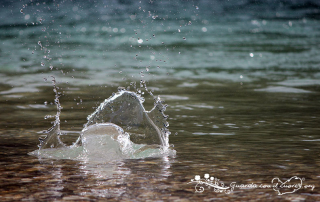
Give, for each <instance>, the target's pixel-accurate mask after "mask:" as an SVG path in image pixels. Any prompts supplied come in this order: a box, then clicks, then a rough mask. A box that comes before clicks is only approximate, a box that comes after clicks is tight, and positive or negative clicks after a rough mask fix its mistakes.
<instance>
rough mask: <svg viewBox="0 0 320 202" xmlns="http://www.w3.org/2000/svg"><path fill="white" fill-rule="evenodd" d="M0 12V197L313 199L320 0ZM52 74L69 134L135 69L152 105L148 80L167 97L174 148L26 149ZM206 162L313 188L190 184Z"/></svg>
mask: <svg viewBox="0 0 320 202" xmlns="http://www.w3.org/2000/svg"><path fill="white" fill-rule="evenodd" d="M21 9H22V11H21ZM149 11H150V12H149ZM0 18H1V21H0V38H1V45H0V83H1V84H0V102H1V109H2V113H1V114H0V120H1V121H0V125H1V127H0V128H1V129H0V139H1V141H0V147H1V150H0V153H1V155H0V158H1V161H0V163H1V164H2V165H1V167H0V169H1V174H2V175H1V182H2V183H1V188H0V197H1V200H2V201H13V200H80V199H82V200H96V199H106V198H107V199H109V200H115V201H116V200H133V199H135V200H137V201H145V200H148V199H149V200H170V201H174V200H183V199H184V200H191V201H195V200H199V201H204V200H214V199H217V200H218V199H221V200H228V201H234V200H244V201H247V200H250V199H254V200H255V199H257V198H258V199H260V200H295V201H303V200H311V201H315V200H319V197H320V193H319V187H320V184H319V177H320V176H319V174H318V172H317V170H319V167H320V161H319V149H318V148H319V140H320V136H319V116H318V114H319V95H320V94H319V81H320V80H319V76H320V74H319V64H320V61H319V57H318V55H319V50H320V49H319V45H318V44H319V35H320V33H319V30H320V29H319V3H318V2H317V1H204V0H203V1H153V2H149V1H141V3H140V2H139V1H134V2H130V1H94V2H93V1H92V2H77V3H75V2H71V1H49V2H46V3H45V4H44V3H43V2H40V1H33V2H31V1H19V2H13V3H12V2H10V1H3V2H1V4H0ZM51 76H55V78H56V81H57V86H58V87H59V89H58V91H59V92H61V96H60V97H59V99H60V103H61V106H62V107H63V109H62V111H61V115H60V124H61V130H62V133H66V134H68V135H62V136H61V139H62V142H65V143H70V144H72V142H74V141H75V140H76V139H77V138H78V136H79V131H81V130H82V129H83V124H84V123H86V118H87V116H88V115H90V114H92V112H93V111H95V110H96V108H97V107H98V106H99V105H100V103H102V102H103V101H104V100H105V99H106V98H108V97H110V95H112V93H113V92H116V91H117V88H118V87H119V86H122V87H124V88H127V87H128V86H130V87H131V89H130V90H133V89H134V88H133V85H134V84H133V83H132V82H136V88H137V90H140V91H142V92H141V93H143V92H144V94H143V95H142V96H143V97H145V102H144V108H145V109H146V110H147V111H148V110H151V109H152V108H153V107H154V98H153V96H151V95H149V94H148V93H147V90H146V89H145V87H144V85H142V86H140V80H143V81H145V83H146V84H147V86H148V91H151V92H152V94H153V95H155V96H157V95H159V96H160V98H161V99H162V100H165V104H168V107H167V109H166V114H168V115H169V118H168V119H167V121H168V122H169V123H170V126H169V129H170V132H171V135H170V141H169V143H170V144H173V145H174V150H176V152H177V154H176V156H175V157H170V156H162V157H155V158H152V157H151V158H142V159H122V160H118V161H113V162H111V163H102V162H101V161H100V162H98V163H90V162H86V161H81V160H65V159H47V158H41V159H38V158H37V157H34V156H30V155H28V153H29V152H31V151H34V150H36V149H37V148H38V147H37V145H38V144H39V143H38V142H39V141H38V138H39V137H40V136H42V133H39V131H44V130H47V129H48V128H50V127H51V126H52V123H50V121H52V119H43V117H44V116H46V115H48V114H54V113H56V111H57V109H56V106H55V104H54V96H55V95H54V92H53V91H52V83H51V79H52V77H51ZM175 134H176V135H175ZM205 174H210V176H214V177H216V178H219V179H220V180H221V181H223V182H224V184H225V185H227V186H228V185H230V183H232V182H237V183H243V184H249V183H254V184H261V183H263V184H270V183H271V181H272V180H273V179H274V178H276V177H279V178H280V179H281V180H282V181H285V180H287V179H290V178H291V177H293V176H298V177H301V178H305V180H304V181H303V184H304V185H315V188H314V189H313V190H311V189H310V188H303V189H300V190H297V191H295V192H294V193H288V194H284V195H278V193H277V192H276V191H275V190H273V189H272V188H269V189H267V188H266V189H262V188H257V189H235V191H234V192H233V193H232V194H225V193H216V192H214V190H213V189H208V188H207V187H204V188H205V190H204V192H202V193H195V184H192V183H191V184H190V183H189V182H190V180H191V179H194V177H195V175H200V176H201V177H203V176H204V175H205ZM188 183H189V184H188Z"/></svg>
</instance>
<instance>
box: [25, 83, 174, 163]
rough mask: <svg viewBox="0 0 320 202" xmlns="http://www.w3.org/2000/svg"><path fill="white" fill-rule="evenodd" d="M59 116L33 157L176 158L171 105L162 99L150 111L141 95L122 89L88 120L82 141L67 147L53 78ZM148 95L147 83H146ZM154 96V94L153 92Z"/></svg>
mask: <svg viewBox="0 0 320 202" xmlns="http://www.w3.org/2000/svg"><path fill="white" fill-rule="evenodd" d="M52 82H53V88H54V92H55V104H56V106H57V114H56V115H55V116H46V117H45V118H49V117H54V118H55V121H54V122H53V126H52V127H51V128H50V129H48V130H47V131H45V134H46V137H45V138H43V139H40V145H39V150H37V151H35V152H32V153H31V154H33V155H37V156H39V157H46V158H67V159H85V160H90V161H109V160H116V159H123V158H144V157H150V156H160V155H164V154H169V155H174V154H175V151H174V150H172V149H169V135H170V131H169V130H168V126H169V124H168V122H167V121H166V120H167V117H168V116H166V115H165V114H164V111H165V110H166V107H167V105H164V104H163V101H162V100H161V99H160V97H155V98H154V107H153V108H152V109H151V110H150V111H147V110H145V108H144V106H143V103H144V100H145V99H144V98H143V97H142V96H141V94H139V93H135V92H132V91H128V90H125V89H124V88H119V90H118V92H117V93H114V94H113V95H112V96H111V97H109V98H108V99H106V100H104V102H102V103H101V104H100V106H99V107H98V108H97V109H96V110H95V111H94V112H93V113H92V114H91V115H89V116H88V117H87V123H86V124H84V128H83V130H82V131H81V132H80V136H79V139H78V140H77V141H76V142H75V143H74V144H73V145H70V146H66V145H65V144H64V143H63V142H62V141H61V139H60V135H61V130H60V118H59V117H60V114H61V109H62V107H61V105H60V102H59V97H60V93H59V92H58V87H57V86H56V81H55V78H54V77H53V80H52ZM140 84H141V83H140ZM141 85H143V87H144V88H145V90H146V91H147V92H149V91H148V89H147V87H146V84H145V83H142V84H141ZM149 94H150V95H152V93H151V92H149Z"/></svg>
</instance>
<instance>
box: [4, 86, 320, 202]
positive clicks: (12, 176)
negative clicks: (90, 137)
mask: <svg viewBox="0 0 320 202" xmlns="http://www.w3.org/2000/svg"><path fill="white" fill-rule="evenodd" d="M184 82H186V81H183V80H182V81H179V80H177V81H166V82H162V83H160V84H159V82H157V86H160V88H159V89H158V91H159V92H161V93H160V94H164V95H166V96H165V97H166V103H167V104H168V105H169V106H168V108H167V111H166V112H167V113H168V114H169V122H170V131H171V132H172V134H176V133H177V135H171V137H170V142H171V143H172V144H174V149H175V150H176V151H177V155H176V156H175V157H160V158H147V159H128V160H120V161H115V162H109V163H102V162H98V163H92V162H85V161H71V160H49V159H42V160H41V161H39V160H38V159H37V158H34V157H32V156H28V155H27V153H28V152H30V151H33V150H35V149H36V142H37V135H35V134H36V132H37V131H41V130H44V129H46V128H48V125H47V122H46V120H43V119H42V118H41V117H43V116H44V115H46V114H48V113H50V112H51V111H53V110H55V106H54V105H47V106H48V108H39V110H37V111H34V109H31V108H24V109H22V108H19V107H16V105H9V106H10V107H11V109H12V110H11V111H10V116H9V114H8V112H6V113H4V114H2V115H0V117H2V118H1V119H2V120H3V121H2V122H1V123H2V124H4V123H5V122H6V121H7V123H6V124H8V125H9V126H10V124H9V123H10V122H12V120H17V121H19V120H21V121H20V125H19V127H18V126H14V125H13V126H14V128H12V129H10V130H8V129H7V130H1V136H0V137H1V141H0V147H1V155H0V158H1V165H5V166H1V167H0V169H1V173H3V175H2V176H3V178H1V180H2V182H3V185H2V186H1V190H0V191H1V194H0V196H1V197H2V199H5V200H8V198H10V197H13V196H15V197H16V198H17V199H21V198H27V199H32V198H34V199H39V200H49V199H50V200H53V199H59V200H60V199H63V200H67V199H72V200H79V199H81V198H82V199H84V200H91V199H92V200H94V199H102V198H104V199H105V198H108V199H110V200H112V199H113V200H130V199H132V198H136V199H137V200H147V199H150V200H157V199H158V200H178V199H180V200H181V199H188V200H205V199H210V198H220V199H224V200H234V199H235V198H236V199H237V200H238V199H239V200H249V199H251V198H257V197H258V198H259V197H260V198H261V200H297V199H306V200H315V199H316V198H318V197H319V194H320V193H319V191H318V188H317V187H320V184H319V178H320V176H319V175H318V173H317V172H315V170H318V169H319V167H320V161H319V155H320V154H319V149H318V148H319V146H320V145H319V144H320V141H319V139H320V136H319V130H318V128H319V126H318V123H319V117H318V116H317V114H318V112H319V102H318V100H319V89H318V87H317V86H316V85H314V86H299V88H301V89H305V90H309V91H312V93H278V92H264V91H255V89H257V88H266V87H267V86H268V85H265V84H264V83H263V82H259V83H244V84H242V85H241V84H240V83H229V82H227V83H226V82H221V81H209V80H207V81H205V80H192V81H190V82H192V83H197V84H198V85H197V87H192V88H191V89H192V90H190V87H188V86H187V85H186V86H185V87H181V86H180V85H181V84H182V83H184ZM158 84H159V85H158ZM119 85H122V84H119ZM122 86H123V85H122ZM149 86H152V83H150V84H149ZM167 86H170V88H169V87H167ZM95 88H96V87H93V86H92V87H86V88H85V87H84V88H81V90H79V91H78V94H79V93H81V95H82V99H83V102H82V106H80V107H79V108H73V109H72V110H71V109H70V108H71V107H72V106H73V104H74V100H73V97H72V96H71V97H69V98H68V95H65V97H64V98H62V102H63V103H64V104H63V106H64V109H63V110H64V112H65V111H66V112H65V113H62V114H61V125H62V128H64V129H65V130H67V131H74V130H81V129H82V124H83V120H85V118H86V116H87V115H88V114H90V113H91V112H92V106H93V105H94V104H95V102H96V100H92V99H91V97H92V96H94V95H96V92H95V91H94V90H93V89H95ZM51 90H52V89H51V88H47V89H44V90H43V95H46V96H44V97H36V99H35V97H34V95H33V94H32V93H30V94H29V95H28V96H27V97H26V99H25V100H24V101H20V100H19V98H16V102H17V103H19V106H28V105H29V104H30V103H35V102H36V103H43V101H44V100H50V98H51V97H52V93H48V94H46V93H45V92H47V91H51ZM112 90H113V89H109V91H108V89H107V90H106V92H105V93H106V94H109V95H110V94H111V93H112ZM51 92H52V91H51ZM155 93H156V92H155ZM71 95H72V94H71ZM171 95H174V96H171ZM160 96H161V95H160ZM180 97H181V98H186V97H187V98H188V99H178V98H180ZM5 99H7V98H6V97H1V100H2V102H3V103H5ZM103 99H104V98H100V100H103ZM148 101H149V102H148ZM96 106H98V103H97V104H96ZM152 106H153V100H152V99H151V100H148V99H147V98H146V101H145V107H146V108H152ZM181 106H185V107H187V108H188V109H184V108H182V107H181ZM200 106H203V107H200ZM40 109H42V110H40ZM25 115H28V117H30V116H31V117H32V121H31V122H29V123H26V122H25V121H24V118H23V116H25ZM3 116H6V117H9V118H8V119H4V118H3ZM21 116H22V118H23V119H22V118H21ZM5 120H6V121H5ZM65 120H67V122H65ZM30 125H32V128H31V127H30ZM17 128H21V130H17ZM76 135H78V134H75V135H74V136H76ZM62 137H64V136H62ZM64 138H66V137H64ZM74 139H75V138H73V139H72V140H69V142H70V143H71V142H72V141H74ZM65 141H68V138H67V139H66V140H65ZM206 173H209V174H210V176H215V177H217V178H219V179H220V180H221V181H223V182H224V183H225V184H226V185H228V184H230V183H231V182H237V183H245V184H247V183H257V184H258V183H265V184H267V183H271V180H272V179H273V178H274V177H279V178H280V179H283V178H290V177H292V176H295V175H296V176H299V177H304V178H305V182H304V183H305V184H314V185H315V189H314V190H313V191H311V190H309V189H301V190H299V191H297V192H296V193H294V194H290V195H289V194H287V195H282V196H278V195H277V193H276V192H275V191H274V190H273V189H252V190H237V191H235V192H234V193H233V194H231V195H226V194H217V193H215V192H213V191H212V190H206V191H205V192H203V193H201V194H199V193H198V194H196V193H195V192H194V186H192V185H190V184H187V183H188V182H190V179H193V178H194V176H195V175H201V176H203V175H204V174H206ZM9 190H11V191H10V192H8V191H9ZM17 193H19V194H17ZM19 197H20V198H19Z"/></svg>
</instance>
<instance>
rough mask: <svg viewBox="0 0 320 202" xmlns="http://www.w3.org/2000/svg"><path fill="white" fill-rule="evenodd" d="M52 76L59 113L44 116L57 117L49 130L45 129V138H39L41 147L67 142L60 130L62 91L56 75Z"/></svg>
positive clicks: (53, 146) (59, 145)
mask: <svg viewBox="0 0 320 202" xmlns="http://www.w3.org/2000/svg"><path fill="white" fill-rule="evenodd" d="M51 77H52V84H53V92H54V93H55V99H54V103H55V105H56V106H57V114H56V115H55V116H52V115H46V116H45V117H44V118H45V119H47V118H53V117H54V118H55V120H54V122H53V126H52V127H51V128H49V129H48V130H46V131H44V134H47V136H46V137H45V138H39V141H40V145H39V148H40V149H46V148H59V147H65V144H63V142H62V141H61V140H60V135H61V130H60V114H61V109H62V107H61V104H60V101H59V97H60V93H59V92H58V87H57V85H56V79H55V77H54V76H51Z"/></svg>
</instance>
